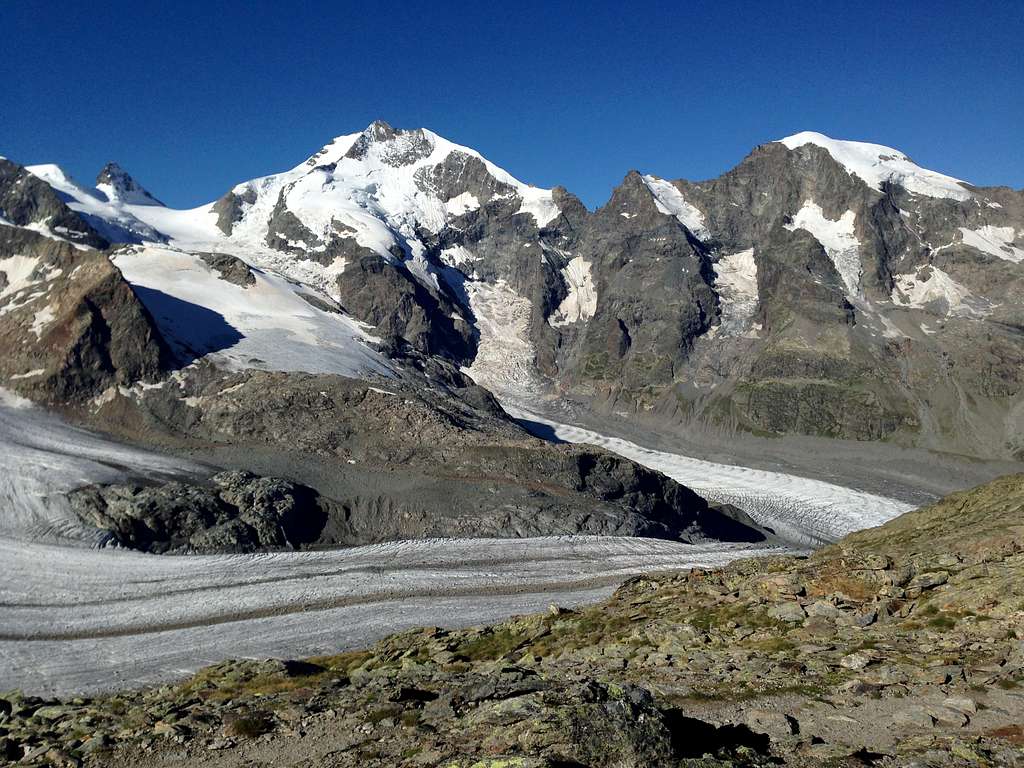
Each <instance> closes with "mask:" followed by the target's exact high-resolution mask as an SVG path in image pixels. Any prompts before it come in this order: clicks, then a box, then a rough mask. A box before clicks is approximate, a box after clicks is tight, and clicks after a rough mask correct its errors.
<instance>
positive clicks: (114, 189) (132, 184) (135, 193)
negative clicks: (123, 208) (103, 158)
mask: <svg viewBox="0 0 1024 768" xmlns="http://www.w3.org/2000/svg"><path fill="white" fill-rule="evenodd" d="M96 188H97V189H98V190H100V191H101V192H103V193H104V194H106V196H107V198H108V199H109V200H111V201H115V200H116V201H118V202H121V203H127V204H130V205H159V206H163V203H161V202H160V201H159V200H157V199H156V198H155V197H153V196H152V195H151V194H149V192H148V191H146V190H145V189H144V188H143V187H142V186H141V185H140V184H139V183H138V182H137V181H135V179H133V178H132V177H131V176H130V175H128V172H127V171H126V170H124V168H122V167H121V166H120V165H118V164H117V163H107V164H106V165H105V166H103V170H101V171H100V172H99V174H98V175H97V176H96Z"/></svg>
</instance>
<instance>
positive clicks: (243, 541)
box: [70, 472, 326, 553]
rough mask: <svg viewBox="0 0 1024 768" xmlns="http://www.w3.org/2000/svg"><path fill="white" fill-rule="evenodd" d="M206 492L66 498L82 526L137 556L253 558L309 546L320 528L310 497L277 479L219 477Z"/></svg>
mask: <svg viewBox="0 0 1024 768" xmlns="http://www.w3.org/2000/svg"><path fill="white" fill-rule="evenodd" d="M211 483H212V485H211V487H200V486H193V485H187V484H184V483H179V482H172V483H167V484H166V485H163V486H159V487H139V486H123V485H110V486H89V487H86V488H81V489H79V490H77V491H74V492H73V493H72V494H71V495H70V500H71V504H72V508H73V509H74V510H75V512H76V513H77V514H78V516H79V517H80V518H81V519H82V521H83V522H85V523H86V524H87V525H91V526H94V527H96V528H99V529H101V530H104V531H108V532H109V534H110V539H111V540H112V541H113V542H116V543H117V544H118V545H120V546H124V547H129V548H131V549H140V550H143V551H145V552H153V553H168V552H194V553H210V552H256V551H259V550H266V549H281V548H286V547H290V548H299V547H302V546H303V545H307V544H309V543H311V542H314V541H316V539H317V537H318V536H319V534H320V531H321V530H322V528H323V525H324V522H325V520H326V512H325V511H324V510H323V509H322V508H321V506H320V502H319V499H318V495H317V494H316V492H315V491H312V490H311V489H309V488H306V487H304V486H301V485H296V484H295V483H290V482H288V481H286V480H281V479H280V478H270V477H256V476H255V475H252V474H250V473H247V472H222V473H220V474H217V475H214V476H213V478H211Z"/></svg>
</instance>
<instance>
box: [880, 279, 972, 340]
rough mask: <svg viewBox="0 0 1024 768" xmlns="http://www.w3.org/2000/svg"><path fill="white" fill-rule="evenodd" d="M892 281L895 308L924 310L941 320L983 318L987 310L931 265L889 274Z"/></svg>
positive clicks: (955, 282) (965, 289)
mask: <svg viewBox="0 0 1024 768" xmlns="http://www.w3.org/2000/svg"><path fill="white" fill-rule="evenodd" d="M893 280H894V281H895V286H894V287H893V289H892V301H893V303H894V304H896V305H899V306H905V307H913V308H915V309H924V310H927V311H929V312H932V313H933V314H938V315H939V316H942V317H948V316H950V315H956V316H963V317H984V316H985V314H986V311H987V309H988V306H987V303H986V302H985V301H984V300H981V299H977V298H975V297H973V296H972V295H971V292H970V291H969V290H967V288H965V287H964V286H962V285H961V284H960V283H958V282H957V281H956V280H954V279H953V278H952V277H950V276H949V274H947V273H946V272H944V271H943V270H941V269H939V268H938V267H936V266H934V265H931V264H927V265H925V266H922V267H920V268H919V269H918V270H917V271H916V272H911V273H907V274H902V275H893ZM928 332H929V331H926V333H928Z"/></svg>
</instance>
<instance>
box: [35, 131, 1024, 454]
mask: <svg viewBox="0 0 1024 768" xmlns="http://www.w3.org/2000/svg"><path fill="white" fill-rule="evenodd" d="M33 168H36V169H37V170H34V171H32V172H33V173H37V174H38V178H41V179H44V180H47V181H49V183H51V184H52V185H53V188H54V189H55V190H57V191H58V193H59V194H60V195H63V196H64V199H66V200H67V206H68V207H69V208H70V209H71V210H72V211H74V212H77V213H79V215H80V216H81V217H82V218H83V221H85V222H89V221H91V222H93V223H94V224H95V223H96V222H103V225H102V226H99V225H98V229H97V231H100V230H103V235H102V236H103V237H106V238H107V239H108V240H109V239H111V238H113V239H115V240H116V239H117V237H116V235H117V234H120V240H121V241H131V242H137V243H141V244H142V247H148V246H147V245H146V244H147V243H157V242H168V243H170V244H171V245H172V247H175V248H180V249H185V250H189V251H193V252H196V251H200V250H201V251H207V252H216V251H221V252H228V253H231V254H233V255H236V256H238V257H240V258H242V259H244V260H247V261H248V262H250V263H252V264H254V265H257V266H262V267H264V268H271V269H275V270H278V271H280V272H281V273H283V274H286V275H288V276H289V277H291V278H293V279H297V280H301V281H303V282H306V283H308V284H310V285H312V286H314V287H316V288H318V289H320V290H322V291H324V292H326V293H327V294H328V295H329V296H330V297H331V298H332V299H334V300H335V301H337V302H338V304H339V306H340V307H341V308H342V309H343V310H344V311H345V312H347V313H348V314H350V315H351V316H353V317H355V318H357V319H359V320H361V321H364V322H366V323H369V324H370V325H372V326H373V327H374V329H375V331H374V332H375V333H377V334H379V335H380V336H382V337H384V338H385V339H387V340H388V343H389V345H390V346H391V347H392V348H397V347H400V346H402V345H409V346H410V347H412V348H413V349H415V350H416V351H417V352H419V353H422V354H428V355H439V356H442V357H444V358H446V359H448V360H449V361H451V362H452V363H454V364H456V365H461V366H468V367H469V369H470V371H471V372H472V375H474V376H475V377H476V378H477V379H478V381H479V382H480V383H483V384H485V385H487V386H490V387H492V388H493V389H495V390H498V391H506V392H507V393H509V394H510V396H519V397H522V396H523V395H524V393H544V392H548V393H552V394H554V395H557V396H559V397H565V396H568V397H572V398H576V399H578V400H580V401H582V402H586V403H588V404H589V407H593V408H596V409H598V410H605V411H607V412H623V411H625V412H630V411H632V412H638V413H645V412H655V413H658V414H659V415H660V417H661V418H662V419H667V420H673V421H674V422H675V423H676V424H677V425H680V426H682V425H686V424H692V423H697V424H714V425H725V426H726V427H730V428H736V429H741V430H749V431H754V432H756V433H764V434H788V433H800V434H815V435H824V436H831V437H843V438H855V439H861V440H876V439H885V440H892V441H896V442H898V443H901V444H913V445H919V446H923V447H928V448H936V449H942V450H950V451H954V452H959V453H967V454H971V455H976V456H982V457H1010V456H1016V455H1018V454H1019V451H1020V440H1021V439H1022V438H1021V435H1022V434H1024V424H1022V423H1021V418H1022V407H1021V401H1020V393H1021V380H1020V371H1021V370H1022V367H1021V365H1020V364H1021V362H1022V361H1024V342H1022V338H1024V337H1022V335H1021V328H1022V327H1024V325H1022V322H1021V303H1020V298H1019V297H1020V296H1021V295H1022V294H1021V291H1020V287H1021V274H1022V270H1024V267H1022V266H1021V263H1022V260H1024V249H1022V247H1021V245H1020V239H1019V238H1020V233H1021V232H1022V231H1024V193H1021V192H1019V191H1013V190H1010V189H1007V188H978V187H973V186H971V185H969V184H967V183H965V182H961V181H959V180H956V179H952V178H950V177H948V176H944V175H942V174H938V173H935V172H933V171H928V170H926V169H923V168H920V167H919V166H917V165H915V164H914V163H913V162H912V161H910V160H909V159H908V158H907V157H906V156H904V155H903V154H902V153H899V152H898V151H896V150H892V149H890V148H887V147H883V146H880V145H871V144H863V143H859V142H848V141H835V140H832V139H829V138H828V137H825V136H823V135H821V134H815V133H803V134H797V135H795V136H792V137H788V138H786V139H783V140H781V141H779V142H772V143H769V144H764V145H761V146H759V147H757V148H756V149H755V150H754V151H753V152H752V153H751V154H750V155H749V156H748V157H747V158H745V159H744V160H743V161H742V162H741V163H740V164H739V165H738V166H737V167H736V168H734V169H733V170H731V171H729V172H727V173H725V174H723V175H722V176H721V177H719V178H717V179H713V180H710V181H704V182H687V181H682V180H680V181H669V180H665V179H660V178H658V177H655V176H652V175H643V174H640V173H636V172H631V173H630V174H628V175H627V176H626V178H625V179H624V181H623V183H622V184H621V185H620V186H619V187H618V188H616V189H615V191H614V192H613V194H612V197H611V199H610V200H609V202H608V203H607V204H606V205H605V206H603V207H602V208H600V209H599V210H597V211H595V212H590V211H588V210H587V209H586V208H585V206H583V205H582V203H580V201H579V200H578V199H577V198H575V197H574V196H573V195H571V193H569V192H567V191H566V190H564V189H561V188H555V189H553V190H541V189H536V188H534V187H531V186H529V185H527V184H523V183H522V182H519V181H518V180H516V179H515V178H514V177H512V176H510V175H509V174H508V173H506V172H505V171H503V170H501V169H499V168H497V167H496V166H494V165H493V164H491V163H489V162H487V161H486V160H485V159H484V158H483V156H481V155H480V154H479V153H477V152H475V151H474V150H471V149H468V148H466V147H460V146H458V145H455V144H452V143H451V142H448V141H447V140H445V139H443V138H441V137H440V136H437V135H436V134H434V133H432V132H430V131H427V130H424V129H419V130H411V131H404V130H398V129H395V128H393V127H391V126H389V125H387V124H386V123H383V122H379V121H378V122H375V123H373V124H371V125H370V126H369V127H368V128H367V129H366V130H364V131H362V132H360V133H355V134H350V135H347V136H342V137H339V138H337V139H335V140H334V141H332V142H331V143H329V144H327V145H326V146H325V147H324V148H322V149H321V150H320V151H318V152H317V153H314V154H313V155H312V156H310V157H309V158H308V159H307V160H306V161H305V162H303V163H301V164H300V165H298V166H296V167H295V168H293V169H291V170H289V171H286V172H284V173H281V174H276V175H272V176H267V177H263V178H260V179H255V180H252V181H248V182H243V183H242V184H239V185H237V186H236V187H234V188H233V189H232V190H230V191H229V192H228V193H227V194H226V195H225V196H224V197H222V198H221V199H220V200H218V201H216V202H214V203H211V204H209V205H206V206H201V207H199V208H197V209H193V210H191V211H174V210H171V209H167V208H165V207H163V206H160V205H158V204H155V200H154V199H153V198H152V196H149V195H148V193H145V192H144V190H143V191H142V192H141V193H139V194H142V195H145V196H146V197H145V199H142V200H140V199H137V198H131V199H129V198H130V196H128V197H126V196H125V195H121V196H120V197H119V196H117V195H113V196H110V197H109V198H108V200H107V202H103V201H101V200H99V198H100V197H107V196H106V195H105V194H103V193H102V192H101V191H100V190H99V189H98V188H97V190H96V191H94V192H95V193H90V192H89V191H88V190H85V189H84V188H81V187H77V186H76V185H74V184H73V183H71V182H70V181H69V180H67V179H66V178H65V177H63V176H62V174H59V173H57V172H56V171H54V170H53V168H52V167H45V166H37V167H33ZM119 178H120V179H122V185H124V186H125V187H126V188H127V187H132V188H134V187H136V186H137V185H135V182H134V181H131V180H130V177H127V175H126V174H121V175H119ZM125 179H127V181H125ZM133 185H134V186H133ZM139 189H141V187H139ZM104 227H105V229H104ZM118 228H119V229H118Z"/></svg>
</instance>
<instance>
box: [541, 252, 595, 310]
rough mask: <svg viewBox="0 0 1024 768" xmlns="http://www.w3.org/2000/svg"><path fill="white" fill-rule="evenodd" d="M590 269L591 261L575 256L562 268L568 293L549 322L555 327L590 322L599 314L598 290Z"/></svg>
mask: <svg viewBox="0 0 1024 768" xmlns="http://www.w3.org/2000/svg"><path fill="white" fill-rule="evenodd" d="M590 267H591V264H590V262H589V261H587V260H586V259H584V258H583V257H582V256H575V257H573V258H572V259H571V260H570V261H569V263H568V264H566V265H565V266H564V267H563V268H562V280H564V281H565V285H566V288H567V289H568V293H567V294H566V296H565V298H564V299H562V303H561V304H559V305H558V309H556V310H555V312H554V314H553V315H552V316H551V318H549V320H548V322H549V323H550V324H551V325H552V326H553V327H558V326H560V325H569V324H571V323H576V322H579V321H580V320H589V319H590V318H591V317H593V316H594V313H595V312H597V289H596V288H595V287H594V277H593V274H592V273H591V270H590Z"/></svg>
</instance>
